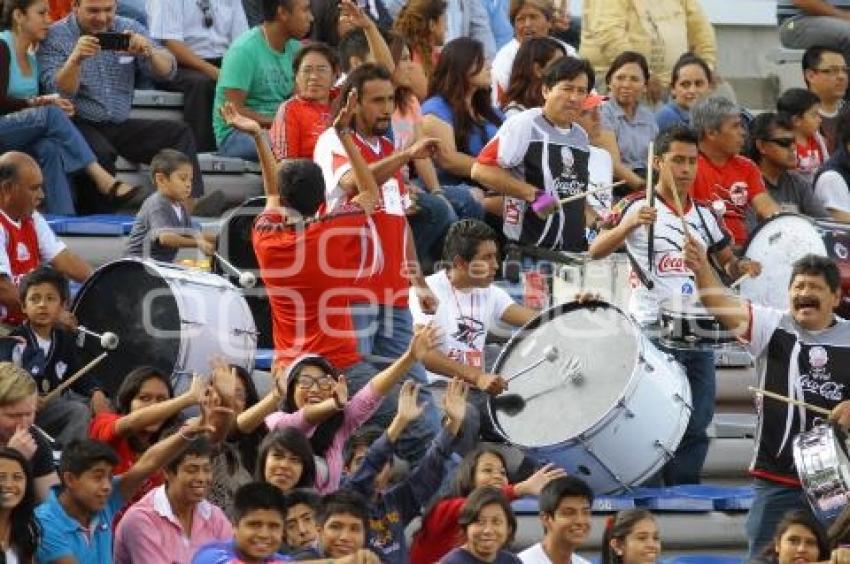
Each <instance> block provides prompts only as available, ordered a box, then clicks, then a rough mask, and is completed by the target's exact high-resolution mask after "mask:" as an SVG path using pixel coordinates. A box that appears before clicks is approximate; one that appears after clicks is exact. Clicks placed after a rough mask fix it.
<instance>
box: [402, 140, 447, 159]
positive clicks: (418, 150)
mask: <svg viewBox="0 0 850 564" xmlns="http://www.w3.org/2000/svg"><path fill="white" fill-rule="evenodd" d="M441 147H442V144H441V143H440V140H439V139H435V138H433V137H426V138H424V139H420V140H419V141H417V142H416V143H414V144H413V145H411V146H410V147H409V148H408V149H407V152H408V155H409V156H410V158H411V159H429V158H431V157H435V156H437V154H439V152H440V148H441Z"/></svg>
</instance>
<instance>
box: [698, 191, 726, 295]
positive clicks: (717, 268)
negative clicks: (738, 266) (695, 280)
mask: <svg viewBox="0 0 850 564" xmlns="http://www.w3.org/2000/svg"><path fill="white" fill-rule="evenodd" d="M694 209H695V210H696V212H697V216H699V221H700V223H702V228H703V230H705V236H706V237H708V248H709V249H711V248H712V247H714V245H716V244H717V242H716V241H715V240H714V238H713V237H712V236H711V230H710V229H709V228H708V223H706V221H705V218H704V217H703V216H702V211H701V210H700V206H699V205H698V204H697V203H696V202H694ZM708 262H709V263H710V264H711V267H712V268H713V269H714V271H715V272H716V273H717V275H718V276H719V277H720V281H721V282H722V283H723V284H724V285H726V286H728V285H729V284H731V283H732V280H731V279H730V278H729V275H728V274H726V271H725V270H723V268H721V266H720V265H719V264H718V263H717V259H716V258H715V257H714V254H713V253H709V254H708Z"/></svg>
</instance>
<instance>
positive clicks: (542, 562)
mask: <svg viewBox="0 0 850 564" xmlns="http://www.w3.org/2000/svg"><path fill="white" fill-rule="evenodd" d="M517 556H519V559H520V560H522V564H552V561H551V560H550V559H549V556H547V555H546V551H544V550H543V545H542V544H541V543H537V544H535V545H534V546H531V547H528V548H526V549H525V550H523V551H522V552H520V553H519V554H518V555H517ZM570 564H590V560H587V559H585V558H582V557H581V556H579V555H578V554H576V553H575V552H574V553H573V555H572V557H571V558H570Z"/></svg>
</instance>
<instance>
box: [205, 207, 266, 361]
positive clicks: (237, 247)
mask: <svg viewBox="0 0 850 564" xmlns="http://www.w3.org/2000/svg"><path fill="white" fill-rule="evenodd" d="M265 206H266V198H265V196H259V197H256V198H249V199H247V200H245V202H243V203H242V205H241V206H239V207H238V208H235V209H233V210H231V211H230V212H228V213H227V215H225V216H224V218H223V219H222V226H221V232H220V233H219V237H218V241H217V248H216V251H217V252H218V254H220V255H221V256H223V257H224V258H225V259H227V260H228V261H230V263H231V264H233V266H235V267H236V268H238V269H240V270H250V271H251V272H253V273H254V274H255V275H256V277H257V285H256V286H254V287H253V288H250V289H245V290H243V291H242V295H243V296H245V301H246V302H247V303H248V307H249V308H250V309H251V315H252V316H253V317H254V324H255V325H256V326H257V332H258V333H259V335H257V347H259V348H261V349H271V348H274V341H273V339H272V312H271V307H270V305H269V298H268V294H266V288H265V285H264V284H263V279H262V278H261V277H260V270H259V268H260V267H259V264H258V263H257V255H256V254H254V245H253V244H252V243H251V231H252V230H253V228H254V221H255V220H256V219H257V216H258V215H260V213H262V211H263V209H264V208H265ZM212 272H214V273H215V274H220V275H221V276H224V277H225V278H227V280H229V281H230V283H231V284H233V285H234V286H236V287H237V288H238V287H239V277H238V276H234V275H233V273H231V272H230V271H228V270H227V269H225V268H224V266H223V265H222V264H221V263H220V261H219V260H218V259H216V258H215V257H213V261H212Z"/></svg>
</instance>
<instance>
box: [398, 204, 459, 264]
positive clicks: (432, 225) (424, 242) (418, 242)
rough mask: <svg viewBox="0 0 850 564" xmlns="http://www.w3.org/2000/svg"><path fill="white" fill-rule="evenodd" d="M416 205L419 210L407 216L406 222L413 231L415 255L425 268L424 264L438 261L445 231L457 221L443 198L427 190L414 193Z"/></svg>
mask: <svg viewBox="0 0 850 564" xmlns="http://www.w3.org/2000/svg"><path fill="white" fill-rule="evenodd" d="M416 205H417V206H418V207H419V211H417V212H416V213H415V214H414V215H412V216H408V218H407V222H408V223H409V224H410V230H411V231H412V232H413V244H414V245H415V246H416V255H417V256H418V257H419V262H420V264H421V265H423V268H425V266H426V265H430V264H432V263H435V262H438V261H439V260H440V258H441V257H442V253H443V249H442V247H443V240H444V238H445V235H446V231H448V229H449V226H450V225H451V224H452V223H453V222H454V221H457V215H455V212H454V210H453V209H452V207H451V206H450V205H448V204H446V201H445V200H443V199H442V198H439V197H437V196H432V195H431V194H428V193H427V192H420V193H419V194H417V195H416Z"/></svg>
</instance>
